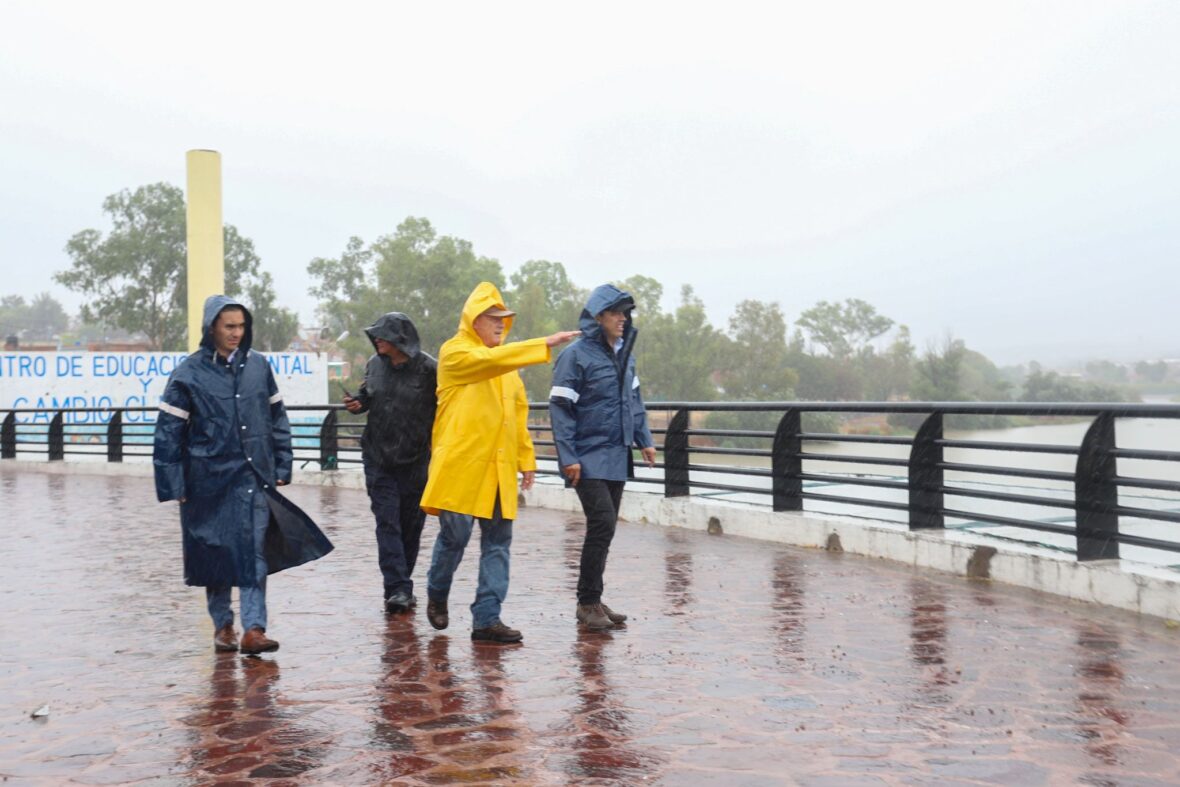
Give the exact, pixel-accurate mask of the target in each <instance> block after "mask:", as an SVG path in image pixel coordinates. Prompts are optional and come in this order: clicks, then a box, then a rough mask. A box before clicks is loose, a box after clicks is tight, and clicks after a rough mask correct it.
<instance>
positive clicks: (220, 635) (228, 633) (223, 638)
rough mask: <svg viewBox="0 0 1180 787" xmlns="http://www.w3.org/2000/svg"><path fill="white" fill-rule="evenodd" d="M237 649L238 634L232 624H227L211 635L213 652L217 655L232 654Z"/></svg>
mask: <svg viewBox="0 0 1180 787" xmlns="http://www.w3.org/2000/svg"><path fill="white" fill-rule="evenodd" d="M237 649H238V632H236V631H234V624H233V623H227V624H225V625H224V626H222V627H221V628H219V629H217V631H216V632H214V634H213V650H215V651H217V652H218V653H233V652H234V651H235V650H237Z"/></svg>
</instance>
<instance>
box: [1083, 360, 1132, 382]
mask: <svg viewBox="0 0 1180 787" xmlns="http://www.w3.org/2000/svg"><path fill="white" fill-rule="evenodd" d="M1086 377H1088V378H1089V379H1091V380H1097V381H1098V382H1100V383H1113V384H1115V385H1119V384H1121V383H1125V382H1127V367H1125V366H1123V365H1122V364H1119V363H1113V362H1112V361H1089V362H1088V363H1087V364H1086Z"/></svg>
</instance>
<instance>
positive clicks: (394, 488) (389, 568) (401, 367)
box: [344, 312, 438, 614]
mask: <svg viewBox="0 0 1180 787" xmlns="http://www.w3.org/2000/svg"><path fill="white" fill-rule="evenodd" d="M365 335H367V336H368V337H369V341H370V342H372V343H373V349H375V350H376V351H377V352H376V353H375V354H374V355H373V357H371V358H370V359H369V362H368V363H367V364H366V365H365V381H364V382H363V383H361V387H360V390H359V391H357V395H356V397H353V396H348V395H346V396H345V397H344V406H345V407H347V408H348V411H349V412H350V413H364V412H367V413H368V414H369V417H368V420H367V421H366V422H365V431H364V434H363V435H362V436H361V455H362V457H363V458H364V461H365V486H366V487H367V488H368V490H369V501H370V503H371V505H372V509H373V516H374V517H376V519H377V564H378V565H379V566H380V567H381V576H382V578H383V580H384V583H385V594H384V599H385V611H386V612H387V613H389V614H393V613H398V612H407V611H409V609H410V607H412V606H414V605H415V604H416V603H417V599H416V598H415V597H414V580H413V577H412V575H413V573H414V564H415V563H416V562H417V560H418V544H419V542H420V541H421V538H422V525H423V523H424V522H425V521H426V512H425V511H423V510H422V509H421V508H420V507H419V505H418V503H419V502H420V501H421V500H422V490H423V489H424V488H425V487H426V471H427V470H428V469H429V468H430V433H431V430H432V429H433V427H434V411H435V408H436V406H437V401H438V400H437V397H436V395H435V390H434V389H435V388H437V387H438V362H437V361H435V360H434V358H432V357H431V356H430V355H429V354H427V353H424V352H422V348H421V346H420V343H419V341H418V329H417V328H415V327H414V323H413V322H412V321H411V320H410V318H409V317H407V316H406V315H404V314H402V313H401V312H389V313H388V314H384V315H382V316H381V317H379V318H378V319H377V321H376V322H375V323H373V324H372V325H370V326H369V327H368V328H366V329H365Z"/></svg>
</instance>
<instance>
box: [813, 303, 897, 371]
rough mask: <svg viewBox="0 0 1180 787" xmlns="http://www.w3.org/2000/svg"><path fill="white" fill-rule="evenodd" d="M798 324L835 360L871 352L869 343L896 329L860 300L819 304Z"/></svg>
mask: <svg viewBox="0 0 1180 787" xmlns="http://www.w3.org/2000/svg"><path fill="white" fill-rule="evenodd" d="M795 324H796V325H798V326H799V327H800V328H802V329H803V330H805V331H806V332H807V333H808V334H809V336H810V337H811V340H812V341H813V342H815V343H816V344H818V345H820V346H821V347H823V348H824V349H825V350H826V351H827V353H828V354H829V355H831V356H832V357H833V358H840V359H844V358H849V357H852V356H853V355H856V354H861V353H864V352H871V351H872V347H871V345H870V342H872V341H873V340H874V339H876V338H877V337H878V336H880V335H881V334H883V333H885V332H886V331H888V330H889V329H890V328H892V327H893V320H891V319H889V318H888V317H885V316H883V315H880V314H878V313H877V310H876V308H874V307H873V306H872V305H871V304H869V303H866V302H865V301H862V300H860V299H858V298H848V299H846V300H845V301H844V303H829V302H828V301H820V302H819V303H817V304H816V305H815V306H812V307H811V308H810V309H808V310H806V311H805V312H803V313H802V314H801V315H800V316H799V319H798V320H796V321H795Z"/></svg>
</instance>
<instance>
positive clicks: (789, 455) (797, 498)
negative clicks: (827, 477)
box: [770, 407, 803, 511]
mask: <svg viewBox="0 0 1180 787" xmlns="http://www.w3.org/2000/svg"><path fill="white" fill-rule="evenodd" d="M802 431H803V419H802V417H801V416H800V414H799V411H798V410H796V409H795V408H793V407H792V408H790V409H789V410H787V411H786V412H785V413H783V417H782V420H780V421H779V422H778V429H776V430H775V433H774V449H773V451H771V456H770V470H771V478H772V482H771V483H772V489H773V504H774V510H775V511H802V510H803V479H802V478H800V477H799V476H800V475H801V474H802V473H803V438H801V437H800V436H799V434H800V433H801V432H802Z"/></svg>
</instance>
